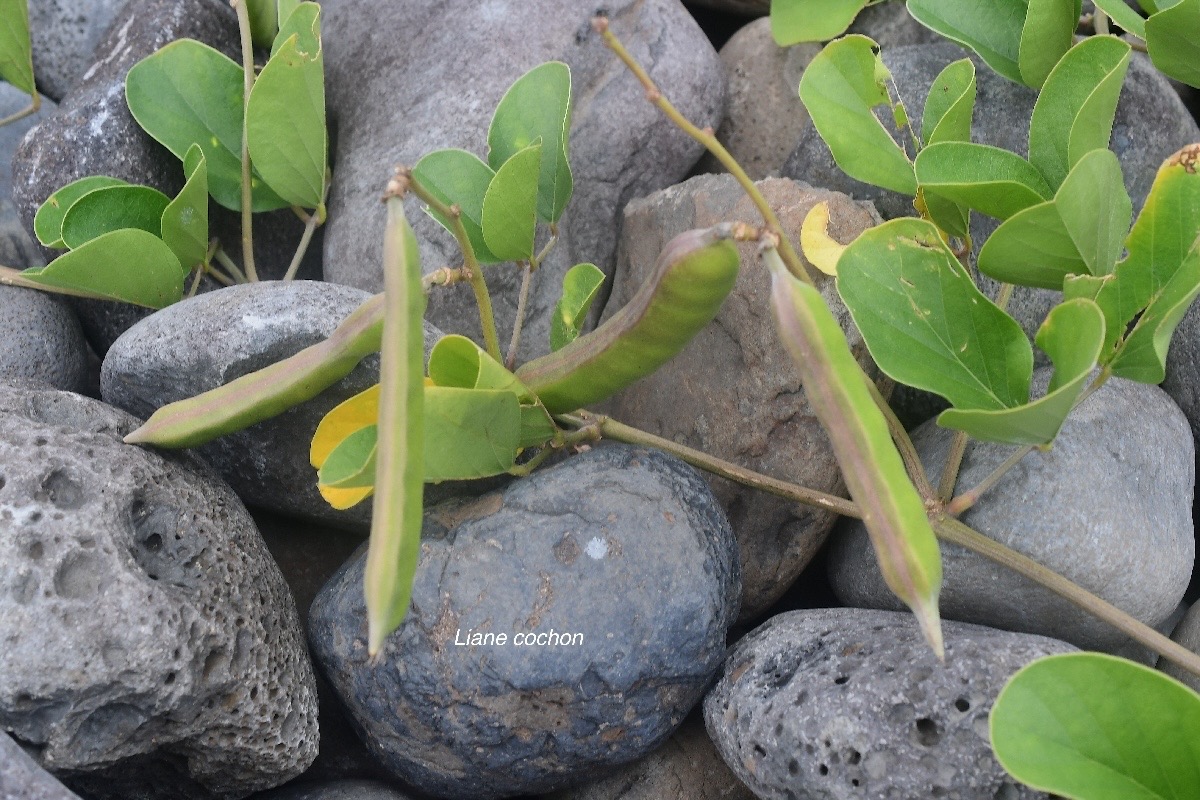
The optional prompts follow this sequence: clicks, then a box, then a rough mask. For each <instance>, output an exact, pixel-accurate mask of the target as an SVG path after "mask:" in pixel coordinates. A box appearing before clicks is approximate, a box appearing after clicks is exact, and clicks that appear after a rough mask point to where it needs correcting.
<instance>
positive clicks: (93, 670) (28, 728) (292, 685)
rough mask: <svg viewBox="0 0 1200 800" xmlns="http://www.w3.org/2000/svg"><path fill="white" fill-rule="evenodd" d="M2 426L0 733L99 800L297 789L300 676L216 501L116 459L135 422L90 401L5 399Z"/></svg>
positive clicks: (287, 620) (245, 550) (280, 620)
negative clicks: (293, 785) (288, 785)
mask: <svg viewBox="0 0 1200 800" xmlns="http://www.w3.org/2000/svg"><path fill="white" fill-rule="evenodd" d="M0 409H3V411H2V412H0V475H2V479H0V533H2V534H3V535H0V729H2V730H6V731H10V732H12V734H13V735H14V736H16V737H18V738H19V739H20V740H21V741H22V742H25V743H27V744H28V745H30V746H31V747H33V748H35V750H36V754H37V759H38V761H39V763H40V764H41V765H42V766H43V767H45V768H47V769H50V770H52V771H53V772H55V774H57V775H58V776H59V777H60V778H62V779H63V780H64V781H65V782H66V783H67V784H68V785H70V786H72V788H74V789H75V790H76V791H79V792H80V793H81V794H84V795H87V796H90V797H97V798H122V799H123V800H141V798H152V797H161V796H162V795H161V790H162V787H163V786H170V787H171V791H172V794H171V796H172V797H177V798H192V797H196V798H201V797H210V796H212V795H214V794H215V795H219V796H237V795H245V794H249V793H250V792H252V791H255V790H257V789H265V788H268V787H271V786H275V785H278V784H280V783H282V782H284V781H286V780H288V779H289V778H292V777H294V776H295V775H297V774H299V773H300V772H302V771H303V769H304V768H305V767H306V766H307V765H308V763H309V762H311V761H312V759H313V756H315V754H316V749H317V741H316V732H317V727H316V722H317V720H316V696H315V691H314V688H313V679H312V668H311V665H310V664H309V661H308V658H307V657H306V655H305V652H304V640H303V638H302V635H301V632H300V630H299V624H298V619H297V617H296V611H295V606H294V605H293V602H292V598H291V595H290V594H289V593H288V590H287V586H286V584H285V583H284V581H283V578H282V576H280V574H279V570H278V568H276V566H275V564H274V562H272V560H271V557H270V555H269V553H268V552H267V549H266V547H264V546H263V543H262V539H261V538H260V537H259V535H258V532H257V530H255V528H254V523H253V521H252V520H251V518H250V516H249V514H248V513H247V512H246V511H245V509H244V508H243V507H242V505H241V503H239V502H238V500H237V498H236V497H235V496H234V495H233V493H232V492H231V491H230V490H229V488H228V487H227V486H225V485H224V484H223V483H221V481H220V480H219V479H217V478H216V476H215V475H214V474H213V473H212V472H211V470H210V469H209V468H208V467H207V466H205V465H204V464H203V463H202V462H200V461H199V460H198V459H196V458H194V457H190V456H186V455H177V454H171V455H164V454H161V453H158V452H155V451H151V450H145V449H141V448H138V447H133V446H130V445H125V444H123V443H122V442H121V438H122V437H123V436H124V435H125V434H127V433H129V432H130V431H131V430H133V428H135V427H136V426H137V424H138V423H137V420H136V419H134V418H133V417H131V416H129V415H128V414H126V413H124V412H122V411H119V410H117V409H114V408H111V407H109V406H106V405H104V404H103V403H99V402H97V401H95V400H90V399H88V398H84V397H80V396H79V395H75V394H70V393H67V392H58V391H54V390H50V389H41V388H22V387H15V388H2V389H0ZM31 632H36V633H35V634H34V635H31Z"/></svg>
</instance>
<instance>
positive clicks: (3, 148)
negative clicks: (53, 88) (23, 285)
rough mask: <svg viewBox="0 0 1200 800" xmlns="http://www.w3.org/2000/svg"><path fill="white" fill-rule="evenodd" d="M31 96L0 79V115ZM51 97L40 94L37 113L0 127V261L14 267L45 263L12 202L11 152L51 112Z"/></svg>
mask: <svg viewBox="0 0 1200 800" xmlns="http://www.w3.org/2000/svg"><path fill="white" fill-rule="evenodd" d="M29 103H30V98H29V95H27V94H22V93H21V92H20V91H19V90H18V89H17V88H16V87H14V86H12V85H11V84H8V83H4V82H3V81H0V117H7V116H8V115H9V114H15V113H17V112H18V111H21V110H23V109H25V108H28V107H29ZM55 108H56V106H55V105H54V101H52V100H50V99H48V98H45V97H43V98H42V105H41V108H39V109H38V111H37V113H35V114H31V115H30V116H28V117H25V118H24V119H21V120H17V121H16V122H10V123H9V124H7V125H4V126H2V127H0V264H3V265H4V266H6V267H12V268H13V269H25V268H27V267H40V266H42V265H43V264H45V263H46V262H45V260H44V259H43V258H42V254H41V251H40V250H39V249H38V247H37V246H36V243H35V241H34V239H33V237H32V236H31V235H30V234H29V232H28V231H26V230H25V226H24V225H22V224H21V220H20V218H19V217H18V216H17V207H16V206H15V205H13V201H12V195H13V185H12V170H11V169H9V164H10V163H12V159H13V154H14V153H15V152H16V151H17V145H19V144H20V143H21V139H22V137H24V136H25V134H26V133H28V132H29V130H30V129H31V128H32V127H33V126H35V125H37V124H38V123H39V122H41V121H42V120H44V119H46V118H47V117H49V116H50V115H51V114H52V113H54V109H55Z"/></svg>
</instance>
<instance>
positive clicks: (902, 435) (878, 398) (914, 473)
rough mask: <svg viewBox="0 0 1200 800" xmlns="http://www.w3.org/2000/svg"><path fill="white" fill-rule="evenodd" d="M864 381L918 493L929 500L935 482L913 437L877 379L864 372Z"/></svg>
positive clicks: (934, 495)
mask: <svg viewBox="0 0 1200 800" xmlns="http://www.w3.org/2000/svg"><path fill="white" fill-rule="evenodd" d="M863 381H865V382H866V384H867V389H868V391H870V392H871V397H872V398H874V400H875V405H876V406H878V407H879V410H880V411H881V412H882V413H883V418H884V419H885V420H887V425H888V431H889V432H890V433H891V434H892V441H893V442H895V443H896V449H897V450H899V451H900V458H901V460H902V461H904V466H905V468H906V469H907V470H908V477H909V478H911V479H912V482H913V486H915V487H916V489H917V493H918V494H919V495H921V499H922V500H924V501H926V502H929V501H931V500H933V499H934V498H935V497H936V496H937V495H936V494H935V493H934V490H933V484H932V483H930V482H929V475H928V474H926V472H925V465H924V464H922V463H921V457H920V456H919V455H917V448H916V446H914V445H913V442H912V438H911V437H910V436H909V435H908V431H906V430H904V425H903V424H901V422H900V419H899V417H897V416H896V412H895V411H893V410H892V407H891V406H890V405H888V401H887V398H885V397H884V396H883V395H882V394H880V392H879V387H878V386H876V385H875V381H873V380H871V379H870V378H869V377H867V374H866V373H865V372H864V373H863Z"/></svg>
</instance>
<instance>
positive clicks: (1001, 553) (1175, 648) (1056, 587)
mask: <svg viewBox="0 0 1200 800" xmlns="http://www.w3.org/2000/svg"><path fill="white" fill-rule="evenodd" d="M931 521H932V522H933V530H934V532H935V533H937V535H938V537H939V538H941V539H944V540H945V541H947V542H951V543H952V544H957V545H959V546H961V547H965V548H966V549H968V550H970V551H972V552H974V553H978V554H979V555H981V556H983V557H985V558H987V559H989V560H991V561H994V562H996V563H997V564H1000V565H1002V566H1005V567H1008V568H1009V569H1011V570H1012V571H1014V572H1016V573H1017V574H1019V575H1023V576H1025V577H1026V578H1029V579H1030V580H1032V581H1034V582H1035V583H1037V584H1039V585H1041V586H1044V587H1045V588H1047V589H1049V590H1050V591H1052V592H1054V593H1055V594H1057V595H1058V596H1060V597H1063V598H1065V599H1067V600H1069V601H1071V602H1072V603H1074V604H1075V605H1077V606H1079V607H1080V608H1082V609H1083V610H1084V611H1086V612H1088V613H1089V614H1091V615H1093V616H1095V617H1096V618H1098V619H1101V620H1103V621H1104V622H1107V623H1108V624H1109V625H1112V626H1113V627H1114V628H1116V629H1117V630H1119V631H1121V633H1124V634H1125V635H1126V636H1129V637H1130V638H1132V639H1134V640H1136V641H1137V642H1139V643H1140V644H1142V645H1145V646H1146V647H1148V648H1150V649H1151V650H1153V651H1155V652H1156V653H1159V654H1161V655H1163V656H1164V657H1166V658H1168V659H1169V660H1171V661H1173V662H1175V663H1176V664H1178V665H1179V666H1181V667H1183V668H1184V669H1186V670H1187V671H1188V672H1191V673H1193V674H1195V675H1200V656H1198V655H1196V654H1195V653H1193V652H1192V651H1190V650H1188V649H1187V648H1186V647H1183V646H1181V645H1178V644H1176V643H1175V642H1173V641H1171V640H1170V639H1168V638H1167V637H1166V636H1163V635H1162V634H1161V633H1159V632H1158V631H1156V630H1154V629H1153V628H1151V627H1150V626H1149V625H1146V624H1144V623H1142V622H1139V621H1138V620H1136V619H1134V618H1133V617H1131V616H1130V615H1129V614H1126V613H1125V612H1124V611H1122V610H1121V609H1119V608H1117V607H1116V606H1114V605H1112V604H1111V603H1109V602H1107V601H1105V600H1102V599H1100V598H1099V597H1096V595H1094V594H1092V593H1091V592H1089V591H1087V590H1086V589H1084V588H1082V587H1080V586H1079V585H1077V584H1075V583H1072V582H1071V581H1069V580H1067V579H1066V578H1064V577H1063V576H1061V575H1059V574H1058V573H1057V572H1054V571H1053V570H1051V569H1047V568H1046V567H1043V566H1042V565H1041V564H1039V563H1037V562H1036V561H1034V560H1033V559H1032V558H1029V557H1028V556H1025V555H1022V554H1021V553H1018V552H1017V551H1015V550H1013V549H1011V548H1008V547H1005V546H1004V545H1002V544H1000V543H999V542H997V541H995V540H993V539H990V538H988V537H987V536H985V535H983V534H982V533H980V532H979V531H977V530H975V529H974V528H971V527H970V526H968V525H964V524H963V523H962V522H960V521H959V520H957V519H954V518H953V517H947V516H937V517H934V518H933V519H932V520H931Z"/></svg>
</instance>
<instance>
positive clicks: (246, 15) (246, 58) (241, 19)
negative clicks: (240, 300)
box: [231, 0, 258, 281]
mask: <svg viewBox="0 0 1200 800" xmlns="http://www.w3.org/2000/svg"><path fill="white" fill-rule="evenodd" d="M246 1H247V0H231V2H232V4H233V8H234V10H235V11H237V18H238V31H239V32H240V33H241V37H242V73H243V77H242V95H243V96H242V263H243V264H245V265H246V275H247V276H248V277H249V278H250V280H251V281H257V280H258V272H257V271H256V270H255V269H254V229H253V227H252V226H253V222H251V217H252V216H253V213H254V208H253V206H254V199H253V192H252V187H251V184H250V180H251V178H250V175H251V164H250V140H249V138H248V135H247V131H248V130H249V124H250V90H251V89H253V88H254V42H253V41H252V40H251V38H250V10H249V8H247V7H246Z"/></svg>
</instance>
